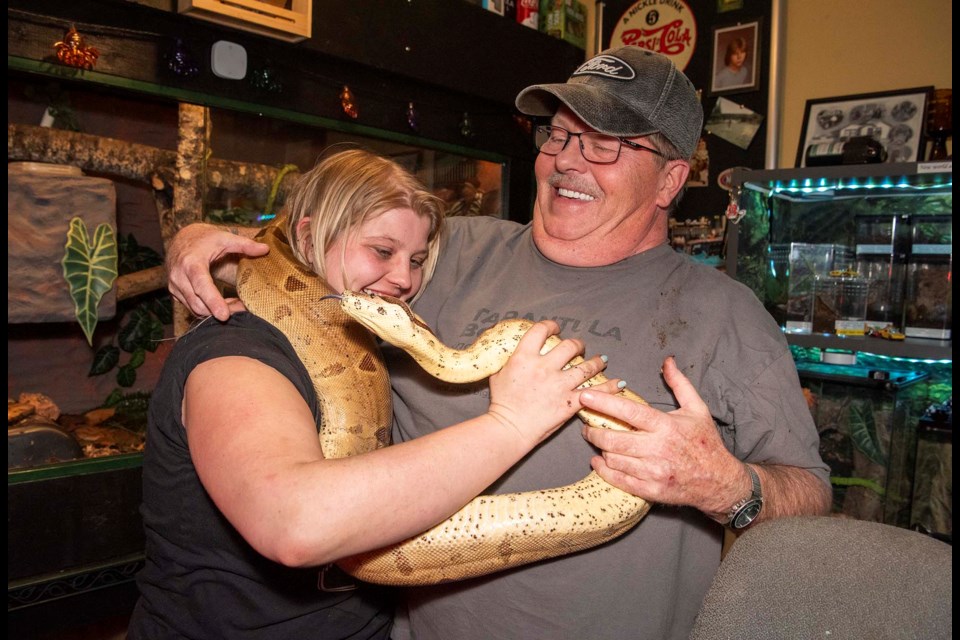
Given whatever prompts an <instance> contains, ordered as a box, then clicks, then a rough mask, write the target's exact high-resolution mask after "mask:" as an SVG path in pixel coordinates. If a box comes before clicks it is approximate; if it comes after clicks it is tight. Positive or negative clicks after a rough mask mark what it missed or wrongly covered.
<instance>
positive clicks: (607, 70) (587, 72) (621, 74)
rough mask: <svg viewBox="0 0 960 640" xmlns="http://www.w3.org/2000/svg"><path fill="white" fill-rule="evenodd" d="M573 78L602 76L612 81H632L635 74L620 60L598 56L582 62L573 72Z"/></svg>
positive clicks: (631, 68)
mask: <svg viewBox="0 0 960 640" xmlns="http://www.w3.org/2000/svg"><path fill="white" fill-rule="evenodd" d="M573 75H574V76H602V77H604V78H613V79H614V80H633V79H634V78H635V77H636V73H634V71H633V67H631V66H630V65H628V64H627V63H626V62H624V61H623V60H621V59H620V58H614V57H613V56H607V55H600V56H597V57H595V58H591V59H590V60H587V61H586V62H584V63H583V64H582V65H580V67H579V68H578V69H577V70H576V71H574V72H573Z"/></svg>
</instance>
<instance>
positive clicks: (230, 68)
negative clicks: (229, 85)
mask: <svg viewBox="0 0 960 640" xmlns="http://www.w3.org/2000/svg"><path fill="white" fill-rule="evenodd" d="M210 67H211V68H212V70H213V75H215V76H217V77H218V78H226V79H227V80H243V78H244V76H246V75H247V50H246V49H244V48H243V47H241V46H240V45H238V44H237V43H236V42H228V41H226V40H219V41H217V42H215V43H214V44H213V48H212V49H211V50H210Z"/></svg>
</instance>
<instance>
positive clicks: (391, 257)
mask: <svg viewBox="0 0 960 640" xmlns="http://www.w3.org/2000/svg"><path fill="white" fill-rule="evenodd" d="M285 213H286V215H287V216H288V229H287V231H288V237H289V238H290V239H291V245H292V246H293V247H294V249H295V253H296V254H297V258H298V259H299V260H300V261H301V262H302V263H303V265H304V266H305V267H307V268H308V269H310V270H312V271H314V272H315V273H317V274H319V275H320V276H322V277H324V278H325V279H326V281H327V282H328V284H329V285H330V287H331V288H333V289H334V290H336V291H338V292H339V291H343V290H347V289H349V290H357V291H359V290H366V291H371V292H375V293H380V294H387V295H390V296H395V297H398V298H401V299H406V300H409V299H411V298H413V297H414V296H415V295H416V294H417V293H418V292H419V291H420V289H421V288H422V287H423V286H424V285H425V284H426V283H427V281H428V280H429V279H430V276H431V275H432V272H433V268H434V265H435V263H436V257H437V256H436V251H437V247H438V244H439V237H440V233H441V229H442V224H443V220H442V214H441V204H440V202H439V201H438V200H437V199H436V198H435V197H434V196H433V195H431V194H430V193H429V192H427V191H426V190H425V189H424V187H423V186H422V185H421V184H420V183H419V182H418V181H417V180H416V179H415V178H414V177H412V176H411V175H410V174H408V173H407V172H406V171H405V170H404V169H403V168H401V167H400V166H399V165H397V164H396V163H394V162H392V161H390V160H387V159H385V158H382V157H379V156H377V155H374V154H371V153H368V152H366V151H362V150H356V149H354V150H349V151H343V152H340V153H337V154H334V155H331V156H329V157H327V158H326V159H324V160H323V161H321V162H320V163H319V164H318V165H317V166H316V167H315V168H314V169H312V170H311V171H310V172H308V173H306V174H305V175H304V176H303V177H302V179H301V180H300V181H299V182H298V184H297V185H296V186H295V188H294V189H293V191H292V193H291V194H290V196H289V197H288V199H287V202H286V205H285ZM558 331H559V329H558V327H557V326H556V324H555V323H553V322H541V323H538V324H537V325H535V326H534V327H533V328H532V329H531V330H530V331H529V333H528V334H527V336H525V337H524V339H523V341H522V342H521V343H520V347H519V348H518V349H517V352H516V353H515V354H514V355H513V356H512V357H511V358H510V361H509V362H508V363H507V365H506V366H505V368H504V370H503V371H502V372H501V373H499V374H497V375H495V376H493V377H492V378H491V380H490V403H489V407H488V410H487V412H486V413H485V414H483V415H481V416H479V417H476V418H473V419H471V420H467V421H466V422H463V423H460V424H456V425H454V426H451V427H449V428H447V429H443V430H440V431H438V432H436V433H433V434H431V435H429V436H426V437H424V438H420V439H417V440H413V441H410V442H406V443H403V444H399V445H395V446H392V447H387V448H385V449H380V450H377V451H375V452H372V453H368V454H362V455H359V456H355V457H351V458H345V459H325V458H324V457H323V452H322V451H321V448H320V444H319V441H318V438H317V431H318V426H319V423H320V416H319V410H318V405H317V399H316V395H315V393H314V391H313V387H312V386H311V382H310V379H309V377H308V375H307V372H306V370H305V369H304V367H303V365H302V363H301V362H300V361H299V359H298V358H297V356H296V355H295V353H294V351H293V348H292V347H291V345H290V343H289V342H288V341H287V339H286V338H285V337H284V336H283V335H282V334H281V333H280V332H279V331H277V330H276V329H275V328H274V327H272V326H271V325H269V324H268V323H267V322H265V321H264V320H262V319H260V318H258V317H257V316H255V315H253V314H251V313H249V312H247V311H245V310H242V311H237V312H235V313H233V315H232V316H231V317H230V318H229V320H228V321H227V322H225V323H222V324H221V323H217V322H215V321H212V320H208V321H207V322H204V323H202V324H201V325H200V326H199V327H197V328H196V329H195V330H193V331H191V332H190V333H188V334H187V335H185V336H183V337H182V338H180V340H179V341H178V343H177V345H176V347H175V348H174V350H173V352H172V353H171V355H170V356H169V358H168V360H167V362H166V364H165V368H164V372H163V375H162V377H161V380H160V382H159V383H158V385H157V388H156V390H155V391H154V395H153V399H152V401H151V406H150V421H149V431H148V436H147V443H148V444H147V448H146V453H145V457H144V469H143V476H144V494H143V506H142V513H143V519H144V526H145V530H146V566H145V568H144V569H143V571H142V572H141V573H140V575H139V576H138V585H139V587H140V591H141V598H140V601H139V602H138V604H137V607H136V610H135V612H134V615H133V618H132V621H131V624H130V630H129V638H131V640H137V639H140V638H180V637H183V638H231V639H242V638H268V639H269V640H277V639H281V638H295V639H297V640H305V639H309V638H323V639H339V638H387V637H388V636H389V633H390V626H391V616H392V603H391V601H390V599H389V597H388V594H387V593H386V591H385V590H384V589H381V588H375V587H373V586H372V585H364V584H358V585H355V586H356V588H353V589H350V590H345V591H330V590H323V589H321V588H320V586H322V585H318V576H319V573H320V572H319V568H320V567H322V566H324V565H326V564H328V563H331V562H333V561H335V560H337V559H339V558H342V557H346V556H350V555H353V554H356V553H359V552H362V551H367V550H370V549H376V548H379V547H382V546H384V545H387V544H392V543H394V542H397V541H400V540H403V539H405V538H408V537H410V536H412V535H414V534H416V533H418V532H420V531H423V530H425V529H427V528H429V527H431V526H433V525H434V524H436V523H437V522H440V521H442V520H443V519H445V518H447V517H448V516H450V515H451V514H452V513H454V512H455V511H456V510H458V509H459V508H460V507H461V506H463V505H464V504H465V503H467V502H468V501H469V500H470V499H472V498H473V497H474V496H475V495H477V494H478V493H480V492H481V491H482V490H483V489H485V488H486V487H487V486H488V485H490V484H491V483H492V482H493V481H494V480H495V479H496V478H497V477H499V476H500V475H501V474H502V473H503V472H505V471H506V470H507V469H509V468H510V467H511V466H512V465H513V464H515V463H516V462H517V461H518V460H520V459H521V458H522V457H523V456H524V455H525V454H526V453H527V452H529V451H530V449H532V448H533V447H534V446H535V445H536V444H537V443H539V442H540V441H541V440H543V439H544V438H545V437H546V436H547V435H549V434H550V433H552V432H553V430H555V429H556V428H557V427H558V426H559V425H561V424H563V422H564V421H566V420H567V419H568V418H570V417H571V416H572V415H573V413H574V412H575V411H576V410H577V409H579V408H581V406H582V405H581V404H580V401H579V393H580V392H579V391H578V390H577V389H576V387H577V385H579V384H580V383H581V382H582V381H583V380H584V379H585V377H590V376H592V375H594V374H595V373H597V372H599V371H600V370H601V369H602V368H603V362H602V360H601V359H600V358H599V357H597V358H592V359H590V360H588V361H586V362H585V363H583V364H581V365H580V366H579V367H578V368H577V369H578V370H573V371H563V370H562V368H563V366H564V365H565V364H566V362H567V361H568V360H569V359H570V358H571V357H573V356H574V355H576V354H578V353H580V352H581V351H582V349H583V345H582V343H581V342H579V341H575V340H564V341H563V342H562V343H561V344H560V345H559V346H557V347H556V348H555V349H554V350H553V351H551V352H550V353H549V354H547V355H545V356H540V354H539V352H540V348H541V347H542V346H543V344H544V342H545V340H546V339H547V337H548V336H549V335H552V334H555V333H557V332H558Z"/></svg>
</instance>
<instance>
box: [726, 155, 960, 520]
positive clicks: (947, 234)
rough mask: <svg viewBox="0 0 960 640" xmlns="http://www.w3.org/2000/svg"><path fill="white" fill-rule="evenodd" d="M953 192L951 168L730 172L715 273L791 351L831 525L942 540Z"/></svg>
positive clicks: (947, 465)
mask: <svg viewBox="0 0 960 640" xmlns="http://www.w3.org/2000/svg"><path fill="white" fill-rule="evenodd" d="M952 189H953V174H952V163H950V162H946V163H942V162H940V163H900V164H872V165H847V166H829V167H807V168H801V169H774V170H762V171H760V170H749V169H736V170H735V171H734V172H733V191H732V193H731V198H732V201H733V202H734V203H735V204H736V205H737V208H738V209H739V211H740V213H741V214H742V215H741V218H740V219H739V221H738V222H737V223H735V224H731V225H730V228H729V230H728V243H727V251H726V262H725V266H726V271H727V273H728V274H729V275H731V276H732V277H734V278H736V279H737V280H739V281H741V282H743V283H744V284H746V285H747V286H749V287H750V288H751V289H753V291H754V292H755V293H756V295H757V297H758V298H759V299H760V300H761V301H762V302H763V304H764V306H765V307H766V309H767V310H768V311H769V312H770V314H771V315H772V316H773V317H774V319H775V320H776V321H777V322H778V323H779V325H780V326H781V328H782V329H783V331H784V335H785V337H786V339H787V342H788V343H789V344H790V347H791V350H792V352H793V356H794V360H795V361H796V363H797V370H798V374H799V376H800V381H801V384H802V386H803V387H804V389H805V394H806V395H807V400H808V404H809V406H810V409H811V413H812V415H813V417H814V421H815V422H816V424H817V428H818V430H819V432H820V438H821V453H822V455H823V457H824V460H825V461H826V462H827V463H828V464H829V465H830V469H831V481H832V484H833V488H834V505H833V511H834V513H835V514H836V515H838V516H845V517H851V518H858V519H864V520H872V521H876V522H884V523H888V524H893V525H896V526H901V527H910V528H917V529H920V530H924V531H927V532H930V533H935V534H938V535H946V536H952V524H951V523H952V412H949V415H950V416H951V417H950V420H945V419H944V418H943V416H944V415H945V414H946V413H947V412H945V411H942V410H940V409H931V408H932V407H933V408H936V407H944V406H946V407H952V397H953V343H952V334H951V326H952V314H953V298H952V286H951V285H952V255H953V238H952V213H953V191H952ZM931 415H935V416H937V421H932V420H931V418H930V416H931Z"/></svg>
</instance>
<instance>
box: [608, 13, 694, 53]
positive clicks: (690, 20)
mask: <svg viewBox="0 0 960 640" xmlns="http://www.w3.org/2000/svg"><path fill="white" fill-rule="evenodd" d="M696 44H697V21H696V19H695V18H694V17H693V11H692V10H691V9H690V5H689V4H687V3H686V2H684V0H640V1H639V2H636V3H634V4H633V5H632V6H631V7H630V8H629V9H627V10H626V11H624V12H623V15H622V16H620V19H619V20H617V26H616V27H614V29H613V33H612V34H611V36H610V46H611V47H619V46H622V45H630V46H634V47H640V48H641V49H649V50H650V51H656V52H657V53H662V54H664V55H666V56H668V57H669V58H670V59H671V60H673V64H675V65H676V66H677V68H678V69H680V70H681V71H683V70H684V69H686V68H687V65H688V64H689V63H690V58H691V57H693V49H694V47H695V46H696Z"/></svg>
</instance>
